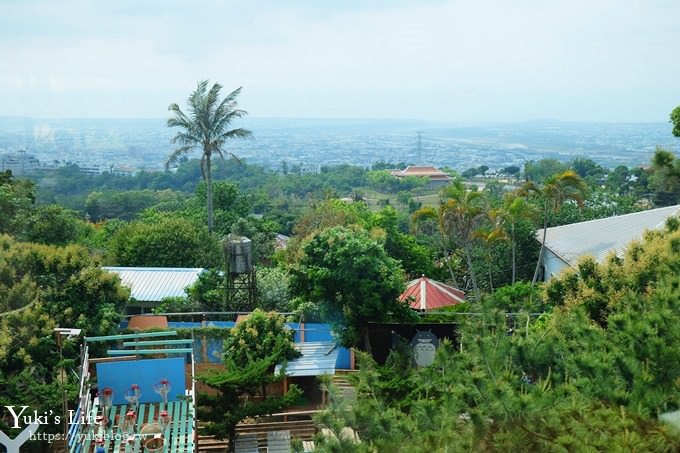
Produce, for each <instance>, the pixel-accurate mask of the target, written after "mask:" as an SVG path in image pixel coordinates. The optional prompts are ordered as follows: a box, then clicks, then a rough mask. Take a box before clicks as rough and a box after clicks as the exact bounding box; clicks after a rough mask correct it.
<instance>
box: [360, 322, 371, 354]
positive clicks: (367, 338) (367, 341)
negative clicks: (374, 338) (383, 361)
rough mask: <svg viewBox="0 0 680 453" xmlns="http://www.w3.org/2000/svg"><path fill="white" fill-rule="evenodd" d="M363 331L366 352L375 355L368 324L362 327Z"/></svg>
mask: <svg viewBox="0 0 680 453" xmlns="http://www.w3.org/2000/svg"><path fill="white" fill-rule="evenodd" d="M361 330H362V332H363V337H364V349H365V350H366V352H368V354H369V355H371V356H372V355H373V350H372V349H371V336H370V334H369V333H368V326H364V327H362V328H361Z"/></svg>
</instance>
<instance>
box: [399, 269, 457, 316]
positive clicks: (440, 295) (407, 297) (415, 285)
mask: <svg viewBox="0 0 680 453" xmlns="http://www.w3.org/2000/svg"><path fill="white" fill-rule="evenodd" d="M399 300H401V301H407V302H408V303H409V305H410V307H411V308H412V309H414V310H421V311H430V310H437V309H440V308H442V307H448V306H450V305H457V304H460V303H463V302H465V293H464V292H463V291H461V290H460V289H458V288H454V287H453V286H450V285H447V284H445V283H442V282H438V281H436V280H430V279H429V278H427V277H425V276H424V275H423V276H422V277H420V278H418V279H416V280H412V281H410V282H409V283H408V285H407V286H406V291H404V292H403V293H402V294H401V296H400V297H399Z"/></svg>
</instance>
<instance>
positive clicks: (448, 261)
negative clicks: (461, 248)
mask: <svg viewBox="0 0 680 453" xmlns="http://www.w3.org/2000/svg"><path fill="white" fill-rule="evenodd" d="M441 240H442V253H443V254H444V261H446V267H447V269H448V270H449V275H451V281H452V282H453V286H455V287H458V281H457V280H456V275H455V274H454V273H453V268H452V267H451V257H450V255H449V250H448V247H446V240H445V238H444V235H441Z"/></svg>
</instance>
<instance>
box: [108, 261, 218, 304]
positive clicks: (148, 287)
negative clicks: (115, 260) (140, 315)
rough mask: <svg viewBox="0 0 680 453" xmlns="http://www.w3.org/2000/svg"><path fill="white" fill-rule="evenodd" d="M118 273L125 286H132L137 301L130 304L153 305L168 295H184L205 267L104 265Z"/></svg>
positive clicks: (131, 289)
mask: <svg viewBox="0 0 680 453" xmlns="http://www.w3.org/2000/svg"><path fill="white" fill-rule="evenodd" d="M102 269H104V270H105V271H108V272H112V273H114V274H117V275H118V277H120V281H121V283H122V284H123V286H127V287H128V288H130V297H131V298H133V299H135V301H136V303H132V304H130V306H139V307H153V306H155V305H156V304H157V303H158V302H160V301H162V300H163V299H165V298H166V297H183V296H185V295H186V293H185V291H184V290H185V289H186V288H188V287H189V286H191V285H193V284H194V283H195V282H196V280H198V276H199V275H201V274H202V273H203V272H206V270H205V269H203V268H200V267H196V268H194V267H177V268H175V267H102Z"/></svg>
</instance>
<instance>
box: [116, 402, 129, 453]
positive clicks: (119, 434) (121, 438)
mask: <svg viewBox="0 0 680 453" xmlns="http://www.w3.org/2000/svg"><path fill="white" fill-rule="evenodd" d="M126 409H127V404H121V405H120V406H118V414H119V417H120V418H119V421H120V419H123V420H125V413H126ZM114 420H115V419H114ZM119 424H120V423H119ZM115 432H116V444H115V447H113V451H114V452H119V451H120V446H121V445H125V443H126V442H127V436H126V435H125V433H124V432H123V431H122V430H119V429H118V428H115Z"/></svg>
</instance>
